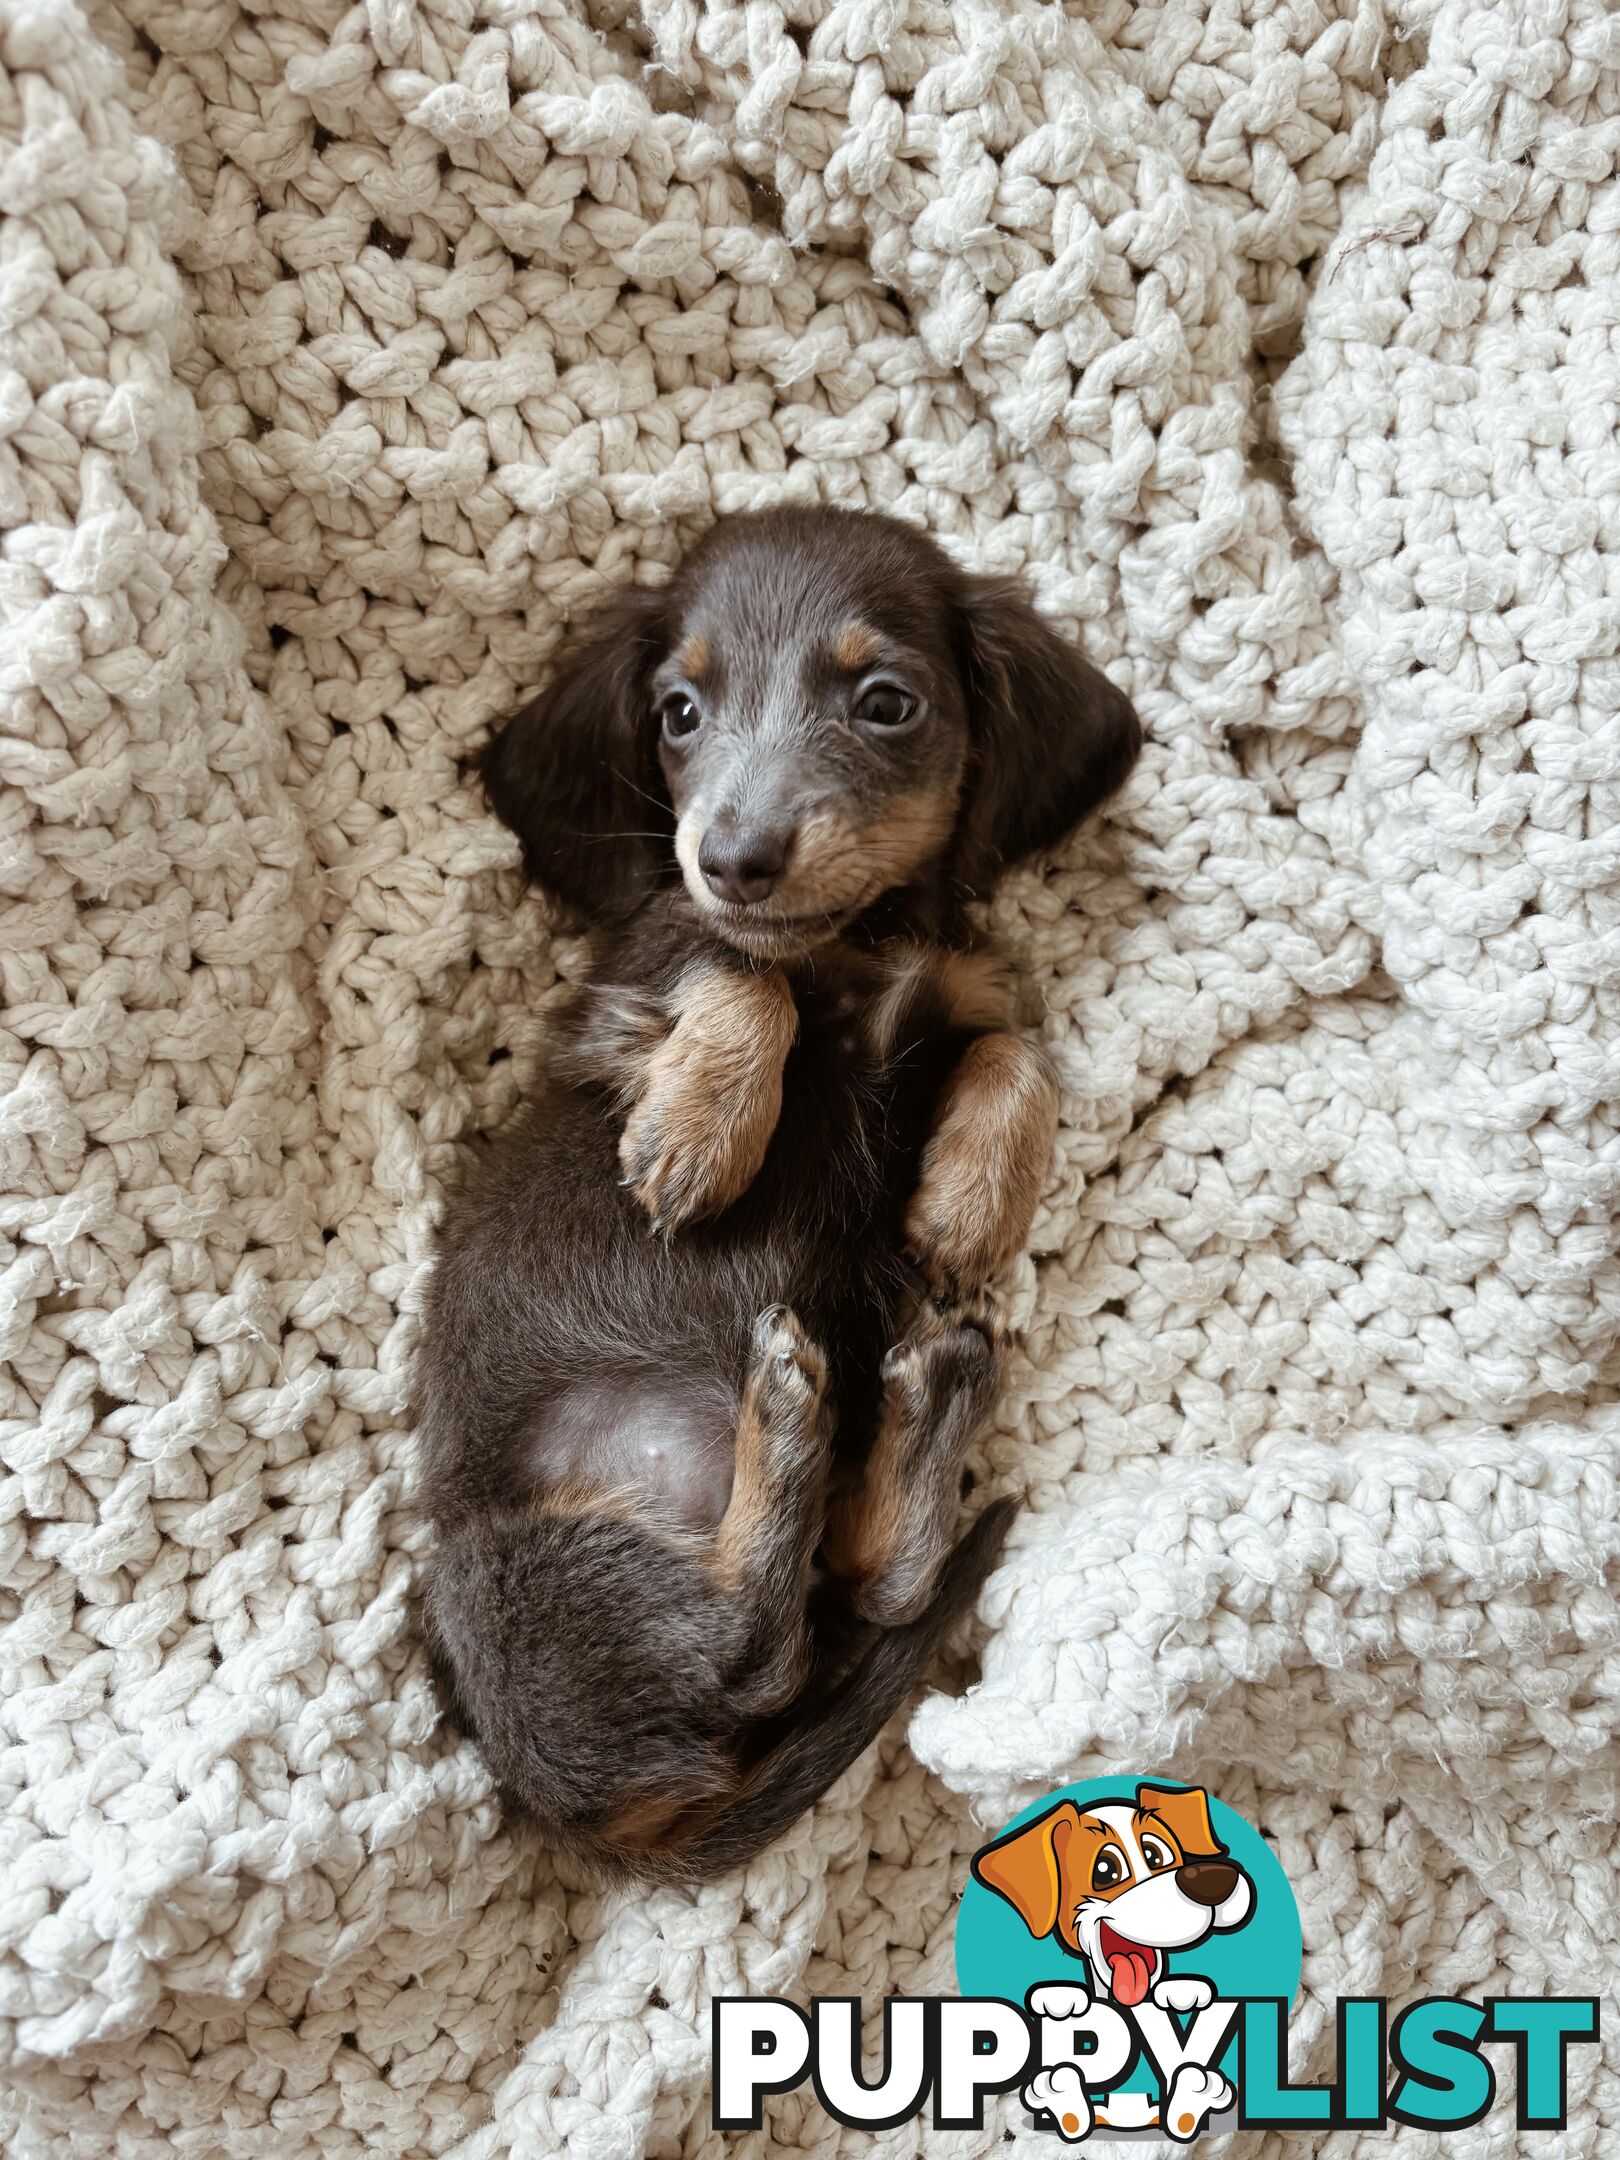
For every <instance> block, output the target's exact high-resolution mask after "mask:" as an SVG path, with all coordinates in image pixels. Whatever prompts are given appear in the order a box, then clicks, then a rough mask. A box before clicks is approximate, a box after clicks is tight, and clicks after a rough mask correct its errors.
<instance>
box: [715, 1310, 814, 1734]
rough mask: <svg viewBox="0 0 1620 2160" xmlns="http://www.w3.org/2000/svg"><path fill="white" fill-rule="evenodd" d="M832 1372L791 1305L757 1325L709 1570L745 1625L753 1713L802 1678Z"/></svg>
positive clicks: (746, 1696)
mask: <svg viewBox="0 0 1620 2160" xmlns="http://www.w3.org/2000/svg"><path fill="white" fill-rule="evenodd" d="M826 1391H827V1366H826V1361H825V1360H824V1359H823V1357H822V1355H821V1352H820V1351H819V1350H818V1349H817V1348H816V1346H815V1344H814V1343H813V1342H811V1340H810V1338H809V1337H808V1336H807V1335H806V1334H805V1332H804V1330H803V1328H801V1327H800V1325H799V1323H798V1321H797V1320H796V1319H795V1318H794V1316H793V1314H792V1313H791V1312H790V1311H789V1310H788V1308H787V1307H786V1306H785V1305H773V1306H771V1307H770V1308H769V1309H768V1310H767V1311H765V1312H763V1313H761V1314H760V1316H759V1319H758V1320H757V1321H756V1323H755V1326H754V1363H753V1366H752V1368H751V1370H750V1372H749V1375H748V1379H747V1382H746V1383H745V1385H744V1388H743V1401H742V1415H741V1417H740V1418H739V1419H738V1421H737V1462H736V1469H735V1471H734V1473H733V1475H732V1483H731V1498H730V1501H729V1502H728V1503H727V1506H726V1512H725V1514H724V1515H723V1516H722V1517H721V1521H720V1527H719V1529H718V1531H717V1532H716V1533H715V1541H714V1552H713V1557H712V1559H711V1561H710V1573H711V1575H712V1576H713V1577H714V1579H715V1581H716V1582H717V1583H718V1584H719V1585H720V1586H721V1587H722V1588H723V1589H724V1590H726V1591H728V1592H729V1593H730V1594H731V1596H732V1597H734V1598H735V1600H736V1601H737V1604H738V1606H739V1608H740V1609H741V1611H742V1612H743V1614H744V1615H745V1620H746V1648H745V1651H744V1665H743V1670H742V1672H741V1673H740V1675H739V1693H738V1695H737V1696H736V1697H734V1700H735V1701H737V1703H738V1706H739V1707H741V1708H744V1709H746V1710H747V1711H748V1712H749V1713H758V1712H760V1711H764V1710H768V1709H774V1708H776V1707H777V1706H778V1705H779V1704H780V1703H783V1702H785V1701H786V1700H787V1699H788V1697H789V1696H790V1695H792V1694H793V1692H794V1690H795V1689H796V1688H797V1687H798V1686H799V1684H800V1682H801V1681H802V1679H803V1677H804V1673H805V1669H806V1663H807V1657H808V1649H809V1642H808V1635H807V1631H806V1627H805V1601H806V1598H807V1596H808V1594H809V1587H810V1562H811V1560H812V1558H813V1556H814V1554H815V1549H816V1545H817V1542H818V1541H819V1539H820V1536H821V1526H822V1520H823V1513H824V1509H825V1506H826V1485H827V1461H828V1443H829V1439H830V1433H829V1423H830V1420H829V1418H828V1416H827V1411H826Z"/></svg>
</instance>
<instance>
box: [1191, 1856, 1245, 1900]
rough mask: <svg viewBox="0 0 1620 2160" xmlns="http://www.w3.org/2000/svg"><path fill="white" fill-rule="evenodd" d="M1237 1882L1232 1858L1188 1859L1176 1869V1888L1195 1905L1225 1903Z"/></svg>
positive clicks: (1236, 1873) (1236, 1872)
mask: <svg viewBox="0 0 1620 2160" xmlns="http://www.w3.org/2000/svg"><path fill="white" fill-rule="evenodd" d="M1237 1882H1238V1871H1237V1869H1236V1868H1235V1867H1234V1866H1233V1865H1232V1863H1231V1861H1230V1860H1186V1861H1183V1863H1182V1865H1181V1866H1180V1867H1178V1868H1177V1869H1176V1888H1177V1889H1178V1890H1180V1891H1182V1892H1183V1893H1184V1894H1185V1895H1186V1896H1187V1897H1190V1898H1191V1899H1192V1901H1193V1903H1194V1904H1195V1905H1210V1906H1214V1905H1224V1904H1225V1903H1226V1901H1227V1899H1228V1898H1229V1897H1230V1896H1231V1895H1232V1892H1233V1891H1234V1890H1235V1889H1236V1888H1237Z"/></svg>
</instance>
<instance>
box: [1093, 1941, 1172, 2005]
mask: <svg viewBox="0 0 1620 2160" xmlns="http://www.w3.org/2000/svg"><path fill="white" fill-rule="evenodd" d="M1097 1944H1098V1947H1099V1948H1100V1950H1101V1951H1102V1954H1103V1956H1104V1957H1105V1958H1106V1959H1107V1960H1108V1975H1109V1980H1110V1983H1111V1985H1112V1987H1113V1990H1114V2000H1115V2002H1121V2003H1123V2004H1124V2005H1125V2007H1126V2009H1127V2010H1129V2009H1131V2008H1132V2006H1133V2005H1134V2004H1136V2003H1139V2002H1141V2000H1142V1999H1143V1997H1144V1996H1145V1995H1146V1994H1147V1991H1148V1986H1149V1983H1150V1982H1151V1981H1152V1978H1153V1968H1154V1966H1155V1965H1156V1964H1157V1963H1158V1962H1159V1953H1158V1951H1157V1950H1145V1949H1144V1948H1143V1947H1142V1945H1141V1944H1140V1943H1133V1942H1128V1941H1127V1940H1126V1938H1125V1937H1124V1936H1123V1935H1121V1934H1120V1933H1119V1931H1118V1930H1117V1929H1116V1928H1111V1927H1110V1926H1109V1925H1108V1922H1107V1921H1106V1920H1105V1921H1104V1922H1103V1924H1102V1926H1101V1928H1100V1929H1099V1930H1098V1932H1097Z"/></svg>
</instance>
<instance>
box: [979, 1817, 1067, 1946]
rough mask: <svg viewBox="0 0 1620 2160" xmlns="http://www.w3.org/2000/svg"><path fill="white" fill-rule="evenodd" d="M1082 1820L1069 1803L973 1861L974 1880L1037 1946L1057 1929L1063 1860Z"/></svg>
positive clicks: (981, 1852)
mask: <svg viewBox="0 0 1620 2160" xmlns="http://www.w3.org/2000/svg"><path fill="white" fill-rule="evenodd" d="M1079 1820H1080V1811H1079V1809H1078V1808H1077V1807H1076V1806H1075V1804H1074V1802H1073V1801H1072V1800H1060V1801H1059V1802H1058V1804H1057V1806H1056V1807H1055V1808H1048V1809H1047V1811H1046V1813H1045V1814H1044V1815H1037V1816H1036V1818H1035V1820H1034V1821H1033V1822H1032V1823H1025V1825H1024V1827H1023V1829H1022V1830H1014V1831H1012V1832H1011V1833H1010V1835H1008V1836H1007V1837H1004V1838H998V1839H997V1840H996V1842H995V1844H994V1845H986V1846H985V1847H984V1848H983V1850H982V1851H980V1852H977V1853H975V1854H974V1856H973V1874H974V1879H975V1880H976V1881H978V1882H981V1883H983V1885H984V1887H985V1888H986V1889H987V1890H994V1891H995V1893H996V1895H997V1896H998V1897H1004V1898H1005V1899H1006V1900H1007V1903H1008V1904H1009V1905H1010V1906H1011V1907H1012V1909H1013V1911H1014V1912H1015V1913H1017V1915H1018V1917H1019V1919H1020V1920H1022V1921H1023V1923H1024V1925H1025V1927H1027V1928H1028V1929H1029V1932H1030V1933H1031V1934H1032V1935H1033V1936H1035V1937H1036V1939H1037V1940H1039V1939H1040V1938H1041V1937H1042V1936H1045V1935H1050V1934H1051V1932H1052V1930H1053V1929H1054V1928H1055V1927H1056V1926H1057V1923H1058V1914H1059V1913H1060V1912H1061V1910H1062V1908H1063V1855H1064V1852H1065V1850H1066V1849H1067V1847H1068V1843H1069V1836H1070V1833H1071V1831H1072V1830H1073V1829H1074V1826H1075V1824H1076V1823H1078V1822H1079Z"/></svg>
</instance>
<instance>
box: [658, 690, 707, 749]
mask: <svg viewBox="0 0 1620 2160" xmlns="http://www.w3.org/2000/svg"><path fill="white" fill-rule="evenodd" d="M658 717H659V719H660V720H661V721H662V722H663V724H664V740H665V741H666V742H680V741H682V740H683V739H684V738H685V737H686V736H688V735H695V734H696V733H697V731H698V729H699V728H700V727H701V726H702V725H703V715H702V714H701V713H700V712H699V711H698V709H697V706H696V705H695V704H694V703H693V701H692V699H691V698H689V697H688V696H687V694H686V692H685V691H684V690H672V691H671V692H670V693H669V696H668V697H667V698H665V699H664V700H663V701H662V702H661V703H660V705H659V707H658Z"/></svg>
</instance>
